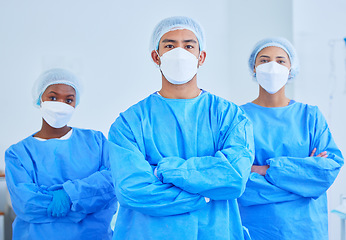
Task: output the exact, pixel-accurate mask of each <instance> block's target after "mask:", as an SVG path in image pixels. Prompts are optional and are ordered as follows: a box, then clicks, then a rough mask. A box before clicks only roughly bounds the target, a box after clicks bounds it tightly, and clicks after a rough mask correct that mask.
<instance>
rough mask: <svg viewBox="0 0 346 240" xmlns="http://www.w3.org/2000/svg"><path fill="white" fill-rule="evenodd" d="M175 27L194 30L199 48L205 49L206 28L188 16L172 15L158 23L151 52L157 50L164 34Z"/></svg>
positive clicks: (152, 40) (152, 39)
mask: <svg viewBox="0 0 346 240" xmlns="http://www.w3.org/2000/svg"><path fill="white" fill-rule="evenodd" d="M173 29H187V30H190V31H192V32H193V33H194V34H195V35H196V37H197V40H198V44H199V50H200V51H203V50H205V35H204V30H203V29H202V27H201V25H200V24H199V23H197V22H196V21H195V20H193V19H192V18H188V17H170V18H166V19H163V20H162V21H161V22H159V23H158V24H157V25H156V27H155V29H154V31H153V34H152V36H151V41H150V52H151V51H153V50H157V49H158V48H159V43H160V40H161V38H162V36H163V35H164V34H165V33H167V32H169V31H172V30H173Z"/></svg>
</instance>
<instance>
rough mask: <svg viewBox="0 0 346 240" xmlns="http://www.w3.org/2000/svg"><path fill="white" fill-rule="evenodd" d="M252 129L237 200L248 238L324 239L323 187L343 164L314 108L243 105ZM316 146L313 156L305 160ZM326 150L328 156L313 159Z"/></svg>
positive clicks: (325, 197)
mask: <svg viewBox="0 0 346 240" xmlns="http://www.w3.org/2000/svg"><path fill="white" fill-rule="evenodd" d="M242 108H243V109H244V110H245V112H246V114H247V115H248V117H249V118H250V120H251V121H252V123H253V125H254V137H255V161H254V164H255V165H270V167H269V169H268V170H267V174H266V175H265V176H261V175H259V174H257V173H251V174H250V178H249V181H248V183H247V185H246V190H245V192H244V194H243V195H242V197H241V198H240V199H238V202H239V205H240V206H239V207H240V212H241V216H242V221H243V224H244V226H246V227H247V228H248V229H249V231H250V234H251V237H252V239H253V240H262V239H263V240H264V239H265V240H278V239H280V240H288V239H289V240H291V239H295V240H299V239H301V240H306V239H311V240H327V239H328V215H327V213H328V211H327V195H326V191H327V189H328V188H329V187H330V186H331V185H332V183H333V182H334V180H335V178H336V177H337V175H338V173H339V171H340V168H341V166H342V165H343V156H342V154H341V152H340V150H339V149H338V148H337V146H336V144H335V142H334V141H333V138H332V135H331V133H330V131H329V128H328V125H327V123H326V120H325V119H324V117H323V116H322V114H321V112H320V111H319V109H318V108H317V107H315V106H309V105H307V104H302V103H298V102H295V103H293V104H291V105H289V106H286V107H280V108H265V107H261V106H258V105H256V104H253V103H248V104H245V105H243V106H242ZM314 148H316V149H317V151H316V154H315V156H314V157H310V154H311V152H312V150H313V149H314ZM323 151H327V153H328V157H327V158H322V157H316V156H317V155H318V154H319V153H321V152H323Z"/></svg>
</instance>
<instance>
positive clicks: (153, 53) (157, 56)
mask: <svg viewBox="0 0 346 240" xmlns="http://www.w3.org/2000/svg"><path fill="white" fill-rule="evenodd" d="M151 58H152V59H153V61H154V63H156V64H157V65H159V66H160V64H161V61H160V57H159V55H158V54H157V52H156V51H155V50H153V51H152V52H151Z"/></svg>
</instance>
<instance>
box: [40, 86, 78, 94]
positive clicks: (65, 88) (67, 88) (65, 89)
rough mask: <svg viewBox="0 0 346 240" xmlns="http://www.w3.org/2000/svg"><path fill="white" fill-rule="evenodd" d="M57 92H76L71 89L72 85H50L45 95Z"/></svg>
mask: <svg viewBox="0 0 346 240" xmlns="http://www.w3.org/2000/svg"><path fill="white" fill-rule="evenodd" d="M51 91H53V92H56V93H59V94H64V93H66V94H75V93H76V91H75V89H74V88H73V87H71V86H70V85H66V84H53V85H50V86H48V87H47V88H46V90H45V91H44V93H49V92H51Z"/></svg>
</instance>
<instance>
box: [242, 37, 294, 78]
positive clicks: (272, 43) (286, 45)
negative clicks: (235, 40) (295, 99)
mask: <svg viewBox="0 0 346 240" xmlns="http://www.w3.org/2000/svg"><path fill="white" fill-rule="evenodd" d="M266 47H279V48H282V49H283V50H284V51H285V52H286V53H287V55H288V57H289V58H290V62H291V70H290V75H289V77H288V80H293V79H294V78H295V77H296V76H297V75H298V73H299V60H298V56H297V52H296V49H295V48H294V47H293V45H292V44H291V43H290V42H289V41H288V40H287V39H285V38H281V37H272V38H265V39H263V40H261V41H259V42H258V43H257V44H256V45H255V47H254V48H253V50H252V52H251V55H250V58H249V68H250V72H251V74H253V72H254V68H255V62H256V57H257V55H258V53H259V52H260V51H261V50H262V49H264V48H266Z"/></svg>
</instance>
